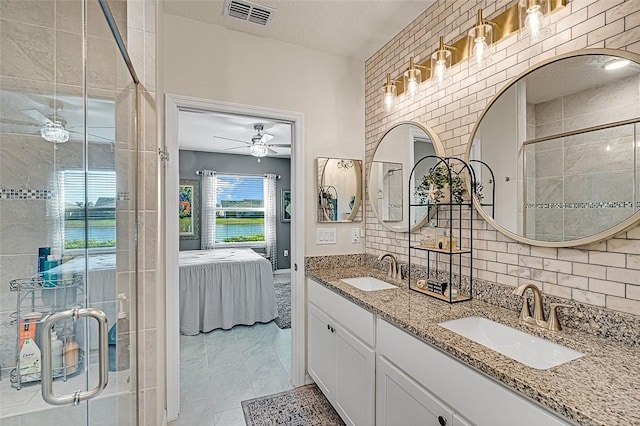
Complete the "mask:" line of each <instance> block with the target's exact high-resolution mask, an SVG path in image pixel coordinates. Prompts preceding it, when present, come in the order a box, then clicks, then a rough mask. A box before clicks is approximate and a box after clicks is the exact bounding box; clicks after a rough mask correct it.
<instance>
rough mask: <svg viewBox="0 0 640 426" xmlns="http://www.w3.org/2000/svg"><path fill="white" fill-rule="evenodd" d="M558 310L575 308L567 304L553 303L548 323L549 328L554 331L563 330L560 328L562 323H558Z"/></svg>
mask: <svg viewBox="0 0 640 426" xmlns="http://www.w3.org/2000/svg"><path fill="white" fill-rule="evenodd" d="M557 308H573V305H568V304H566V303H552V304H551V309H550V311H549V321H547V328H548V329H549V330H552V331H560V330H562V326H560V321H558V312H557V310H556V309H557Z"/></svg>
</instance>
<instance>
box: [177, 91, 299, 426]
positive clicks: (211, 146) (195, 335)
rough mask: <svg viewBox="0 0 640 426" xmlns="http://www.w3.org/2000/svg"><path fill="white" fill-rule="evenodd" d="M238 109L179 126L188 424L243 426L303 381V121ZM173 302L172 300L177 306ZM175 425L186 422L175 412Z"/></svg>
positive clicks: (184, 113) (205, 112)
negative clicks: (298, 331) (298, 268)
mask: <svg viewBox="0 0 640 426" xmlns="http://www.w3.org/2000/svg"><path fill="white" fill-rule="evenodd" d="M205 102H206V101H205ZM218 106H220V105H218ZM229 107H230V106H229V105H228V104H224V107H223V108H215V106H211V105H209V108H202V107H198V108H194V107H193V106H190V107H182V108H177V114H176V115H177V117H175V118H177V120H176V123H175V124H176V125H177V126H175V128H174V129H171V128H170V127H171V126H170V123H169V122H170V121H171V120H169V119H168V123H167V133H168V134H169V133H171V132H172V131H173V132H174V134H173V136H174V137H175V140H176V141H177V150H176V151H177V152H176V154H177V155H176V156H175V157H174V158H175V159H176V160H177V161H175V162H174V165H173V166H172V165H169V166H168V168H173V172H174V173H175V180H176V181H177V182H178V187H179V191H178V197H179V200H180V201H179V203H178V207H177V208H178V211H179V217H178V224H177V225H178V226H177V229H178V232H176V234H178V237H179V240H178V241H177V242H178V244H177V248H178V250H179V253H178V254H177V256H176V258H177V259H179V260H178V262H179V264H180V268H179V271H180V272H179V276H178V277H177V278H178V282H179V291H178V292H177V294H176V293H174V294H176V296H177V300H175V299H174V303H173V305H176V304H178V303H179V309H178V310H179V313H178V314H179V330H180V335H179V339H178V342H175V343H176V344H177V346H178V347H179V356H178V359H179V367H178V368H179V370H178V373H179V374H178V376H179V384H180V386H179V387H180V391H179V394H180V397H179V401H180V404H179V407H176V409H177V410H179V412H180V416H179V417H178V419H177V420H176V421H175V424H176V425H180V424H194V423H193V422H194V421H195V420H198V421H199V422H200V421H202V420H203V419H205V420H206V421H209V420H213V421H214V422H219V421H221V420H224V421H225V422H228V423H229V424H233V423H238V424H243V415H242V410H241V406H240V402H241V401H243V400H247V399H252V398H255V397H259V396H263V395H268V394H272V393H276V392H280V391H283V390H286V389H290V388H292V387H293V383H294V382H295V380H293V378H292V375H295V371H292V352H293V351H292V333H293V334H294V335H295V330H293V331H292V329H291V324H292V321H291V312H292V283H293V285H294V286H295V282H296V279H295V274H296V272H295V271H294V273H293V274H292V267H291V265H292V264H294V263H298V264H301V263H302V261H301V260H300V259H303V256H300V254H301V253H298V256H300V257H299V258H296V256H295V254H296V251H299V249H297V248H296V243H295V239H293V238H292V234H295V230H294V229H293V228H294V227H295V224H296V221H295V216H296V213H297V211H294V210H293V207H294V206H295V204H294V203H292V201H293V200H294V194H296V191H295V187H296V182H295V176H296V173H297V175H298V176H301V175H302V173H300V170H299V168H298V171H297V172H294V170H295V169H296V167H295V161H294V155H293V154H294V151H295V149H296V146H295V139H296V135H297V134H300V135H301V132H296V125H297V126H300V127H301V122H298V123H297V122H296V121H297V120H291V119H283V117H282V116H281V115H280V116H279V115H278V114H277V113H275V114H274V115H273V116H268V115H267V114H265V113H264V112H265V111H260V112H259V113H258V114H256V113H255V111H249V112H247V111H246V108H245V109H244V111H239V110H238V109H236V110H234V109H233V108H229ZM230 109H231V110H230ZM239 109H240V110H242V109H243V108H239ZM167 112H168V114H167V116H168V118H169V111H167ZM300 119H301V117H300ZM169 139H170V137H168V138H167V140H168V142H169ZM175 169H177V170H175ZM169 174H170V173H169V171H167V185H170V183H169V180H170V179H169ZM299 183H301V182H299ZM167 195H168V194H167ZM296 201H297V199H296ZM167 206H168V208H171V207H170V203H167ZM167 216H168V217H169V215H167ZM300 216H302V214H300ZM167 229H168V231H169V229H170V228H169V226H167ZM169 246H170V244H168V245H167V250H168V251H169V250H170V247H169ZM297 246H298V247H299V248H300V249H301V248H302V247H301V246H302V244H298V245H297ZM167 256H168V258H169V257H170V253H167ZM177 259H176V260H177ZM169 269H170V268H168V271H169ZM167 282H171V279H170V277H169V276H168V277H167ZM170 300H171V297H170V296H169V294H168V307H169V306H171V305H172V303H171V302H170ZM175 307H176V306H174V309H175ZM293 310H294V311H295V308H294V309H293ZM293 323H294V324H295V321H294V322H293ZM294 328H295V326H294ZM303 332H304V330H302V333H303ZM167 337H168V350H170V348H171V342H170V339H171V334H170V333H169V334H168V336H167ZM174 348H175V346H174ZM169 363H171V357H170V356H169V354H168V364H169ZM168 367H169V368H168V373H169V374H168V382H169V383H168V387H169V389H171V383H170V382H171V366H170V365H169V366H168ZM303 368H304V367H303ZM174 389H175V388H174ZM194 395H198V397H197V398H195V397H194ZM176 396H177V395H176ZM171 400H172V399H171V398H169V399H168V401H169V402H170V401H171ZM174 401H175V399H174ZM177 410H176V411H175V412H176V414H177ZM168 417H169V419H172V418H175V415H174V416H171V410H168Z"/></svg>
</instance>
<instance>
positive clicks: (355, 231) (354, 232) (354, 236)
mask: <svg viewBox="0 0 640 426" xmlns="http://www.w3.org/2000/svg"><path fill="white" fill-rule="evenodd" d="M351 242H352V243H353V244H357V243H359V242H360V228H351Z"/></svg>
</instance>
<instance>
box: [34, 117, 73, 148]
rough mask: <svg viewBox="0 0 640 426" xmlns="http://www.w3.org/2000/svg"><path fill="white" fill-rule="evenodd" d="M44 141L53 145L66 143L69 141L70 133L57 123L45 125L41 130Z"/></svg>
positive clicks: (51, 122) (52, 122)
mask: <svg viewBox="0 0 640 426" xmlns="http://www.w3.org/2000/svg"><path fill="white" fill-rule="evenodd" d="M40 136H42V139H44V140H46V141H48V142H53V143H64V142H67V141H68V140H69V131H68V130H67V129H65V128H64V126H63V125H62V124H60V123H59V122H57V121H50V122H48V123H45V124H43V125H42V127H41V128H40Z"/></svg>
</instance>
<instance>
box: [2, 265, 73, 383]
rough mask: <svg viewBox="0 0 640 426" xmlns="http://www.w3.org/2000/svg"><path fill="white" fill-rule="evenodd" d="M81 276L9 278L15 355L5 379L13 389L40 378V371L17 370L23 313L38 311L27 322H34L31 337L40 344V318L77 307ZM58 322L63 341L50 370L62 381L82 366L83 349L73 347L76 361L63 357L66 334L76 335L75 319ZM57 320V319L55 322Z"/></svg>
mask: <svg viewBox="0 0 640 426" xmlns="http://www.w3.org/2000/svg"><path fill="white" fill-rule="evenodd" d="M83 288H84V286H83V277H82V275H81V274H74V275H73V276H72V277H61V278H51V277H46V276H43V275H38V276H37V277H33V278H18V279H15V280H11V281H10V282H9V290H10V291H12V292H16V293H17V295H16V311H15V312H14V313H13V314H12V315H11V317H12V319H11V325H14V326H15V327H16V328H17V331H18V333H17V338H16V354H17V356H16V358H17V365H16V367H15V368H14V369H12V370H11V372H10V374H9V376H10V377H9V379H10V382H11V386H12V387H13V388H15V389H17V390H20V389H22V386H23V385H25V384H28V383H35V382H39V381H40V380H41V372H38V373H27V374H21V372H20V328H21V327H23V326H24V322H23V321H24V320H25V317H26V316H27V315H28V314H31V313H34V312H38V313H41V314H42V317H41V318H40V319H38V320H36V321H33V322H32V323H30V326H35V329H36V333H35V334H36V336H35V339H34V341H35V342H36V344H37V345H38V347H39V348H41V342H40V341H41V339H42V338H43V336H41V335H40V332H39V330H41V328H42V325H43V323H44V321H45V320H46V319H47V317H49V316H50V315H52V314H54V313H56V312H59V311H64V310H67V309H71V308H75V307H81V305H80V304H78V303H77V301H78V299H79V296H80V295H82V293H83ZM60 323H62V325H63V327H56V333H57V334H58V336H59V338H60V340H62V341H63V349H62V367H59V368H55V369H54V370H53V378H54V380H56V379H58V380H63V381H66V380H67V379H68V378H69V377H73V376H75V375H77V374H79V373H80V372H82V371H83V369H84V352H83V351H82V349H80V348H77V349H74V350H77V362H74V363H73V364H68V363H67V360H66V354H67V349H68V348H67V343H66V341H67V338H71V339H73V340H75V339H76V337H77V336H78V324H77V323H76V321H69V322H67V323H63V322H60ZM57 324H58V323H57Z"/></svg>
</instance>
